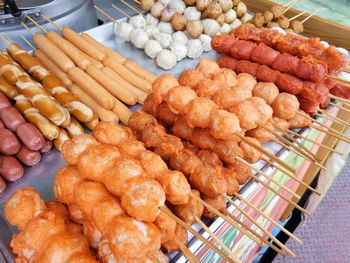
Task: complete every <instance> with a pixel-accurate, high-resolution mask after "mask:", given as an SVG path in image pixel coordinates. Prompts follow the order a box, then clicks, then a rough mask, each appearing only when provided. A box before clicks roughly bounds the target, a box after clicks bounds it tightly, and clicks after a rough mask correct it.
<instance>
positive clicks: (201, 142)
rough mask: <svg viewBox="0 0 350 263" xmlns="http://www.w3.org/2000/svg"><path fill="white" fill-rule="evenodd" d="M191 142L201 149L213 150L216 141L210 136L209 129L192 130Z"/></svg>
mask: <svg viewBox="0 0 350 263" xmlns="http://www.w3.org/2000/svg"><path fill="white" fill-rule="evenodd" d="M191 140H192V142H193V143H194V144H195V145H196V146H198V147H199V148H202V149H208V150H210V149H214V147H215V144H216V139H215V138H214V137H213V136H212V135H211V134H210V130H209V129H198V128H196V129H194V130H193V132H192V139H191Z"/></svg>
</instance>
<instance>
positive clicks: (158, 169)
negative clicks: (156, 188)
mask: <svg viewBox="0 0 350 263" xmlns="http://www.w3.org/2000/svg"><path fill="white" fill-rule="evenodd" d="M139 160H140V163H141V165H142V167H143V168H144V169H145V171H146V173H147V174H148V176H150V177H152V178H156V179H157V178H159V177H161V176H162V175H163V174H165V173H166V172H167V171H168V167H167V165H166V163H165V162H164V161H163V160H162V158H160V156H159V155H157V154H155V153H154V152H151V151H144V152H142V153H141V154H140V158H139Z"/></svg>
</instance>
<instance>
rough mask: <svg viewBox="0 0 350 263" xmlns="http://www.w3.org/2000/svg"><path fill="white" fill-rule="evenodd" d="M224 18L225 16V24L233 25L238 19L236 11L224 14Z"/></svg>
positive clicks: (232, 10)
mask: <svg viewBox="0 0 350 263" xmlns="http://www.w3.org/2000/svg"><path fill="white" fill-rule="evenodd" d="M224 16H225V23H227V24H230V23H232V22H233V21H235V20H236V18H237V14H236V11H235V10H234V9H231V10H229V11H227V12H226V13H225V14H224Z"/></svg>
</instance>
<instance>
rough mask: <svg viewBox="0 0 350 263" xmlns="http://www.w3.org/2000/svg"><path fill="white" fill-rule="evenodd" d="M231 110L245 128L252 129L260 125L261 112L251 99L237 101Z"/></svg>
mask: <svg viewBox="0 0 350 263" xmlns="http://www.w3.org/2000/svg"><path fill="white" fill-rule="evenodd" d="M230 112H232V113H234V114H236V115H237V116H238V118H239V124H240V125H241V127H242V128H243V129H245V130H251V129H254V128H256V127H257V126H258V124H257V122H258V121H259V112H258V111H257V109H256V107H255V105H254V104H253V103H252V102H251V101H250V100H246V101H243V102H241V103H237V104H236V105H235V106H234V107H232V108H231V109H230Z"/></svg>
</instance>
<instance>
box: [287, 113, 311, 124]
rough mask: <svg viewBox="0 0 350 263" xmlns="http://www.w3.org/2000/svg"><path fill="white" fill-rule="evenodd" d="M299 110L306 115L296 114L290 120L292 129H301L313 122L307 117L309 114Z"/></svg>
mask: <svg viewBox="0 0 350 263" xmlns="http://www.w3.org/2000/svg"><path fill="white" fill-rule="evenodd" d="M298 112H299V113H301V114H302V115H304V116H305V117H303V116H300V115H299V114H296V115H295V116H294V117H293V118H292V119H290V120H288V123H289V128H290V129H299V128H303V127H306V126H309V125H310V124H311V120H310V119H308V118H306V117H308V115H307V114H306V113H305V112H304V111H302V110H298Z"/></svg>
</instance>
